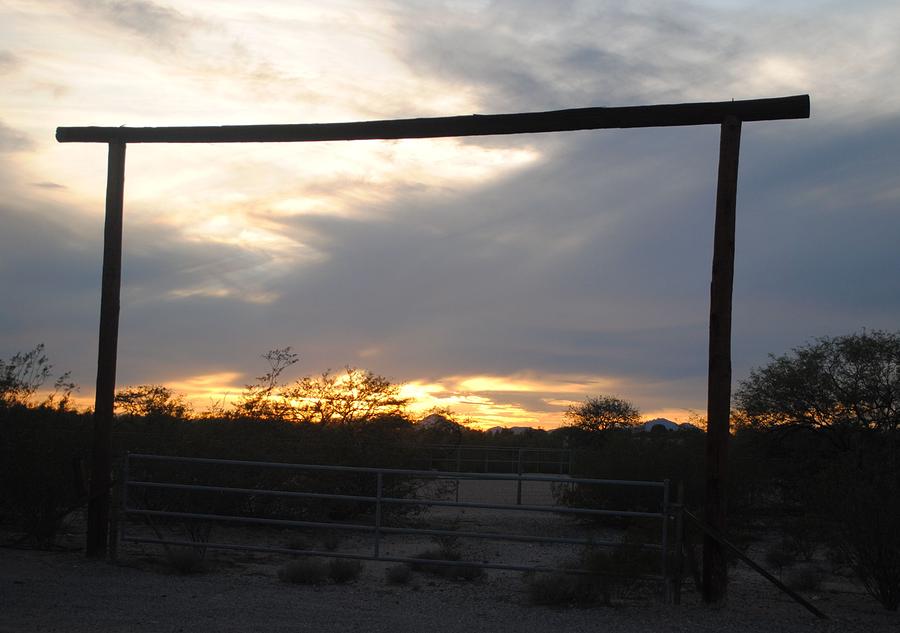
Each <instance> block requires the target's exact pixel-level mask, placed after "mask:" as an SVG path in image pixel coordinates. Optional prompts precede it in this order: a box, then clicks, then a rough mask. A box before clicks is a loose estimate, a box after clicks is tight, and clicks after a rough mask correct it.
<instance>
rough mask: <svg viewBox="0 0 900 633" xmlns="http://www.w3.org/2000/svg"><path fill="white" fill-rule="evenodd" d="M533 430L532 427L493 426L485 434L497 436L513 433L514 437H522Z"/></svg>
mask: <svg viewBox="0 0 900 633" xmlns="http://www.w3.org/2000/svg"><path fill="white" fill-rule="evenodd" d="M533 430H534V429H533V428H531V427H530V426H492V427H491V428H489V429H487V430H485V433H489V434H491V435H497V434H498V433H502V432H503V431H511V432H512V434H513V435H522V434H523V433H526V432H528V431H533Z"/></svg>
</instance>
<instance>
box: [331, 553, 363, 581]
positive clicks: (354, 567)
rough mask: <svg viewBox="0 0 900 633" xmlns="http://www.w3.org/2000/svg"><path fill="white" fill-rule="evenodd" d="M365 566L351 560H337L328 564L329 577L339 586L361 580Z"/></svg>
mask: <svg viewBox="0 0 900 633" xmlns="http://www.w3.org/2000/svg"><path fill="white" fill-rule="evenodd" d="M362 569H363V565H362V563H361V562H360V561H358V560H354V559H351V558H335V559H332V560H331V561H330V562H329V563H328V577H329V578H331V579H332V580H333V581H334V582H336V583H338V584H343V583H345V582H350V581H351V580H356V579H357V578H359V575H360V573H362Z"/></svg>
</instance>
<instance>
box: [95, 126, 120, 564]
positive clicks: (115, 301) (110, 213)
mask: <svg viewBox="0 0 900 633" xmlns="http://www.w3.org/2000/svg"><path fill="white" fill-rule="evenodd" d="M124 190H125V143H124V142H115V141H114V142H111V143H110V144H109V161H108V166H107V173H106V222H105V226H104V230H103V280H102V286H101V291H100V339H99V343H98V346H97V390H96V393H95V395H94V438H93V453H92V458H91V485H90V500H89V501H88V515H87V555H88V556H92V557H103V556H105V555H106V551H107V542H108V538H109V506H110V469H111V468H112V420H113V398H114V396H115V389H116V348H117V345H118V339H119V290H120V287H121V279H122V206H123V198H124Z"/></svg>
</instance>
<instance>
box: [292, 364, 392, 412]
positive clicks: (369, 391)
mask: <svg viewBox="0 0 900 633" xmlns="http://www.w3.org/2000/svg"><path fill="white" fill-rule="evenodd" d="M281 396H282V398H283V399H284V402H285V403H286V404H289V405H290V407H291V409H290V414H291V416H292V417H293V418H294V419H296V420H298V421H301V422H314V423H336V424H350V423H353V422H359V421H362V420H373V419H375V418H378V417H383V416H399V415H402V414H403V411H404V409H405V407H406V405H407V403H408V402H409V399H408V398H401V397H400V385H396V384H393V383H392V382H391V381H390V380H388V379H387V378H385V377H384V376H379V375H378V374H374V373H372V372H370V371H367V370H363V369H358V368H356V367H345V368H344V371H342V372H340V373H332V372H331V371H326V372H324V373H323V374H321V375H320V376H306V377H304V378H301V379H300V380H298V381H297V382H295V383H294V384H293V385H290V386H289V387H286V388H284V389H283V390H282V392H281Z"/></svg>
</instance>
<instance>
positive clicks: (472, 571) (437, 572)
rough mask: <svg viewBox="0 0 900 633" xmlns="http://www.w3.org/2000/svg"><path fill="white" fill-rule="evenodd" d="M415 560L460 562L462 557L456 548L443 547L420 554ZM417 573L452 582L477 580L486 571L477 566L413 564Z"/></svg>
mask: <svg viewBox="0 0 900 633" xmlns="http://www.w3.org/2000/svg"><path fill="white" fill-rule="evenodd" d="M413 558H420V559H425V560H433V561H448V562H459V561H461V560H462V555H461V554H460V553H459V550H457V549H456V548H455V547H451V546H447V545H445V546H442V547H436V548H431V549H427V550H424V551H421V552H419V553H418V554H416V555H415V556H413ZM412 568H413V569H414V570H415V571H422V572H425V573H428V574H432V575H434V576H440V577H441V578H447V579H450V580H475V579H477V578H481V577H482V576H483V575H484V570H483V569H482V568H481V567H478V566H476V565H442V564H440V563H434V564H429V563H413V564H412Z"/></svg>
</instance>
